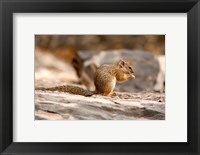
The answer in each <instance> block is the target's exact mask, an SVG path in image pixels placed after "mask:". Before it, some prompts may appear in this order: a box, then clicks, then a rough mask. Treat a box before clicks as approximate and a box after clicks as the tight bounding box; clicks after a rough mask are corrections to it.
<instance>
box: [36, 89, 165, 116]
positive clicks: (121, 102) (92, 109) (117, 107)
mask: <svg viewBox="0 0 200 155" xmlns="http://www.w3.org/2000/svg"><path fill="white" fill-rule="evenodd" d="M117 95H118V96H116V97H105V96H101V95H93V96H91V97H84V96H80V95H72V94H69V93H64V92H57V91H54V92H51V91H41V90H37V91H36V92H35V119H36V120H164V119H165V99H164V94H162V93H148V92H143V93H119V92H118V93H117Z"/></svg>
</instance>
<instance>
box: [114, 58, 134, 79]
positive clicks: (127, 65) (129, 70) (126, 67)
mask: <svg viewBox="0 0 200 155" xmlns="http://www.w3.org/2000/svg"><path fill="white" fill-rule="evenodd" d="M117 65H118V66H119V67H120V69H122V71H123V72H124V73H125V74H128V75H129V78H132V79H135V75H133V73H134V69H133V67H132V63H131V62H129V61H124V60H122V59H120V61H119V62H118V63H117Z"/></svg>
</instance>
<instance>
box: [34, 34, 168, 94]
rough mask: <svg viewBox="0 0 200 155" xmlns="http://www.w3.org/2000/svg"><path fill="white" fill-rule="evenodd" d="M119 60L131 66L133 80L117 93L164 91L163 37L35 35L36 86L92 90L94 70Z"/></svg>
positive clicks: (121, 85)
mask: <svg viewBox="0 0 200 155" xmlns="http://www.w3.org/2000/svg"><path fill="white" fill-rule="evenodd" d="M121 58H122V59H125V60H129V61H131V62H132V63H133V68H134V69H135V76H136V79H135V80H128V81H127V82H125V83H122V84H117V86H116V91H126V92H138V91H150V92H164V91H165V35H35V86H36V87H53V86H58V85H64V84H78V85H80V86H82V87H84V88H87V89H90V90H94V89H95V88H94V83H93V73H94V72H95V70H96V67H98V66H99V65H101V64H109V63H116V62H117V61H119V60H120V59H121Z"/></svg>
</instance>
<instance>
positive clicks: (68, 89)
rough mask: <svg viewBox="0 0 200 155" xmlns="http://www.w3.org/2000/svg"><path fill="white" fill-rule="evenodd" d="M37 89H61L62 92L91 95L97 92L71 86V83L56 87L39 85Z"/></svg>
mask: <svg viewBox="0 0 200 155" xmlns="http://www.w3.org/2000/svg"><path fill="white" fill-rule="evenodd" d="M35 90H42V91H60V92H67V93H70V94H75V95H83V96H91V95H93V94H95V91H90V90H86V89H83V88H81V87H78V86H71V85H63V86H56V87H50V88H44V87H38V88H36V89H35Z"/></svg>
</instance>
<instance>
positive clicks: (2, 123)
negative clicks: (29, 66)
mask: <svg viewBox="0 0 200 155" xmlns="http://www.w3.org/2000/svg"><path fill="white" fill-rule="evenodd" d="M49 12H51V13H63V12H65V13H66V12H88V13H94V12H103V13H105V12H107V13H128V12H135V13H187V37H188V38H187V43H188V46H187V47H188V48H187V55H188V57H187V63H188V64H187V71H188V72H187V79H188V81H187V98H188V101H187V102H188V104H187V105H188V111H187V112H188V118H187V122H188V130H187V131H188V142H186V143H180V142H179V143H170V142H168V143H167V142H163V143H120V142H118V143H55V142H51V143H41V142H40V143H33V142H29V143H24V142H13V80H14V79H13V13H49ZM199 38H200V2H199V0H84V1H81V0H0V152H1V154H16V155H17V154H136V155H137V154H138V155H143V154H163V155H164V154H166V155H167V154H183V155H186V154H187V155H189V154H191V155H197V154H200V103H199V101H200V100H199V99H200V97H199V96H198V94H199V92H200V91H199V89H200V82H199V80H198V79H199V78H200V70H199V69H200V63H199V62H200V53H199V52H200V39H199ZM178 59H179V58H177V61H178ZM177 93H178V92H177ZM24 126H25V125H24ZM80 132H81V131H80ZM30 134H31V133H30ZM163 134H164V133H163Z"/></svg>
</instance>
